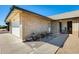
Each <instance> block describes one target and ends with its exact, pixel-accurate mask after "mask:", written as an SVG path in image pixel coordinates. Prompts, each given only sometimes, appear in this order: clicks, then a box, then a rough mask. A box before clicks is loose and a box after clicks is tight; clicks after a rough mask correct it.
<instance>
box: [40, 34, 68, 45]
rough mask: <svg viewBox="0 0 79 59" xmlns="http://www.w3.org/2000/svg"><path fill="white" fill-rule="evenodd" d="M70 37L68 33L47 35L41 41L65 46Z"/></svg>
mask: <svg viewBox="0 0 79 59" xmlns="http://www.w3.org/2000/svg"><path fill="white" fill-rule="evenodd" d="M68 37H69V35H68V34H55V35H52V36H48V37H45V38H43V39H41V41H43V42H46V43H49V44H52V45H55V46H58V47H63V46H64V43H65V42H66V40H67V38H68Z"/></svg>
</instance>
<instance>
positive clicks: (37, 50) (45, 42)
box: [0, 33, 66, 54]
mask: <svg viewBox="0 0 79 59" xmlns="http://www.w3.org/2000/svg"><path fill="white" fill-rule="evenodd" d="M53 36H54V35H53ZM63 38H64V39H63ZM65 38H66V36H65V35H63V36H62V35H60V36H56V37H54V38H53V37H49V38H45V39H42V40H41V41H35V42H25V43H23V42H22V40H21V39H20V38H17V37H15V36H14V35H12V34H10V33H1V34H0V53H1V54H54V53H56V52H57V51H58V49H59V48H60V46H61V45H62V44H64V41H65Z"/></svg>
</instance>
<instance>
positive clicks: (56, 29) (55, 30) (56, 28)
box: [52, 21, 59, 33]
mask: <svg viewBox="0 0 79 59" xmlns="http://www.w3.org/2000/svg"><path fill="white" fill-rule="evenodd" d="M52 33H59V21H52Z"/></svg>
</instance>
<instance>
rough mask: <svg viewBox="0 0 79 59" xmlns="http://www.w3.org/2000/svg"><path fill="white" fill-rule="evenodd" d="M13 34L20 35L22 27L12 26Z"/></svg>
mask: <svg viewBox="0 0 79 59" xmlns="http://www.w3.org/2000/svg"><path fill="white" fill-rule="evenodd" d="M12 34H13V35H15V36H18V37H20V27H12Z"/></svg>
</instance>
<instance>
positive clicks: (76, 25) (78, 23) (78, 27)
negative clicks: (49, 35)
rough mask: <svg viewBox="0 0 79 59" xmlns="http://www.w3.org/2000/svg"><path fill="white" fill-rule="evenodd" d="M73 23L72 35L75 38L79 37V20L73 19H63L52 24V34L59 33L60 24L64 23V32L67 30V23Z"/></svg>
mask: <svg viewBox="0 0 79 59" xmlns="http://www.w3.org/2000/svg"><path fill="white" fill-rule="evenodd" d="M68 21H72V34H71V35H75V36H77V37H78V36H79V18H72V19H63V20H58V21H53V22H52V32H53V33H59V29H60V28H59V22H62V30H65V27H66V28H67V22H68Z"/></svg>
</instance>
